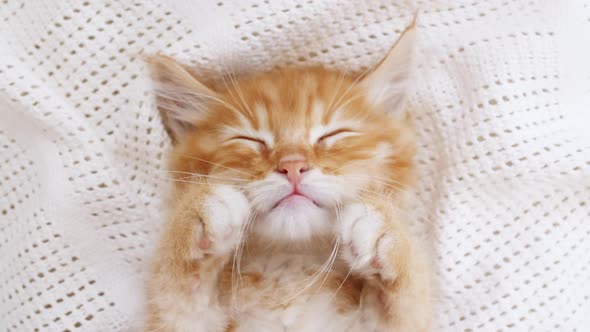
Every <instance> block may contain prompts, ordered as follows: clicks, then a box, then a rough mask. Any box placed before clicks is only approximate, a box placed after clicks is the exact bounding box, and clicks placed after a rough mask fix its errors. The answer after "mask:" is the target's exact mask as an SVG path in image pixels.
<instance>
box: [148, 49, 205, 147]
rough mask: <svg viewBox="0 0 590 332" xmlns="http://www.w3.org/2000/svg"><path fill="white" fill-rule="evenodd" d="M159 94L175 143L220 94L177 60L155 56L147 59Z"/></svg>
mask: <svg viewBox="0 0 590 332" xmlns="http://www.w3.org/2000/svg"><path fill="white" fill-rule="evenodd" d="M146 61H147V63H148V65H149V69H150V72H151V77H152V80H153V81H154V88H155V92H156V104H157V107H158V110H159V111H160V114H161V115H162V120H163V122H164V126H165V127H166V131H167V132H168V134H169V135H170V138H172V141H173V142H174V143H176V142H178V140H179V139H180V138H181V137H182V136H183V135H184V134H185V133H186V132H187V131H190V130H191V129H192V128H193V126H194V124H195V123H196V122H198V121H199V120H200V119H201V118H202V117H203V115H204V114H205V113H206V112H207V109H208V108H209V104H210V102H211V100H212V99H215V98H217V97H216V93H215V92H214V91H213V90H211V89H209V88H208V87H206V86H205V85H204V84H203V83H201V82H199V80H198V79H197V78H196V77H195V76H193V74H191V72H190V71H189V70H188V69H187V68H186V67H185V66H183V65H181V64H180V63H178V62H177V61H176V60H174V59H172V58H170V57H167V56H163V55H155V56H151V57H148V58H146Z"/></svg>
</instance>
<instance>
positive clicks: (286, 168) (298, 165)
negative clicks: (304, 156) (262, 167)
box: [277, 160, 309, 184]
mask: <svg viewBox="0 0 590 332" xmlns="http://www.w3.org/2000/svg"><path fill="white" fill-rule="evenodd" d="M308 170H309V165H308V164H307V163H306V162H305V161H303V160H289V161H283V162H280V163H279V167H277V172H279V173H282V174H285V175H287V179H289V182H291V183H292V184H297V183H299V181H300V180H301V173H303V172H306V171H308Z"/></svg>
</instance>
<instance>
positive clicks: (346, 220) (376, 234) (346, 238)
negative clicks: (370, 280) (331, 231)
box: [340, 204, 396, 280]
mask: <svg viewBox="0 0 590 332" xmlns="http://www.w3.org/2000/svg"><path fill="white" fill-rule="evenodd" d="M341 216H342V217H341V220H340V236H341V239H342V248H343V249H342V255H343V258H344V260H345V261H346V262H348V263H349V264H350V267H351V270H352V271H353V272H356V273H359V274H361V275H365V276H373V275H379V276H381V277H382V278H387V279H391V280H393V279H395V276H396V274H395V269H394V267H393V264H392V262H390V261H389V259H388V257H391V250H392V248H393V246H394V240H395V239H394V236H393V235H392V234H389V233H388V232H386V227H385V222H384V219H383V216H382V215H381V214H380V213H379V212H378V211H375V210H374V209H372V208H370V207H369V206H367V205H365V204H352V205H349V206H347V207H346V208H344V210H343V211H342V215H341Z"/></svg>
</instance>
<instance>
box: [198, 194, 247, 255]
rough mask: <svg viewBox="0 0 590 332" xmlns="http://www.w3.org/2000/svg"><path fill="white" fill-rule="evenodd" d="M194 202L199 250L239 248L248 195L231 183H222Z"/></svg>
mask: <svg viewBox="0 0 590 332" xmlns="http://www.w3.org/2000/svg"><path fill="white" fill-rule="evenodd" d="M195 205H196V206H195V209H196V212H197V216H196V222H197V227H196V229H195V232H196V234H195V237H196V239H197V243H196V246H197V248H196V249H197V251H198V252H200V253H201V254H216V255H219V254H225V253H227V252H229V251H231V250H233V249H234V248H236V246H237V245H238V244H239V242H240V241H241V237H242V235H243V233H244V226H245V222H246V220H247V219H248V216H249V210H250V204H249V203H248V200H247V199H246V196H245V195H244V194H243V193H241V192H240V191H238V190H236V189H234V188H232V187H230V186H225V185H220V186H216V187H213V188H212V189H211V192H210V193H209V194H208V195H207V196H206V197H205V198H204V199H203V200H201V201H199V202H197V203H195Z"/></svg>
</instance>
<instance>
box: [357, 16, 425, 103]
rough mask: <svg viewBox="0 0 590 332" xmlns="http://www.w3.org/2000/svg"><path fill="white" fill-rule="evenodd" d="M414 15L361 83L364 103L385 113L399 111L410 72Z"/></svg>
mask: <svg viewBox="0 0 590 332" xmlns="http://www.w3.org/2000/svg"><path fill="white" fill-rule="evenodd" d="M415 40H416V16H414V19H413V21H412V23H410V25H409V26H408V27H406V29H405V30H404V32H402V34H401V36H400V37H399V39H398V40H397V42H396V43H395V44H394V45H393V47H392V48H391V50H390V51H389V53H388V54H387V55H386V56H385V58H384V59H383V60H381V62H380V63H379V64H377V66H376V67H375V68H374V69H373V71H371V72H369V74H368V75H367V76H366V77H364V78H363V79H362V81H361V86H362V87H363V88H364V89H365V90H366V91H367V100H368V101H369V102H370V103H373V104H374V105H383V106H384V107H385V108H386V109H387V111H388V112H401V111H403V107H404V103H405V101H406V94H407V90H408V87H409V83H410V76H411V73H412V62H413V61H412V58H413V55H414V44H415Z"/></svg>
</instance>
